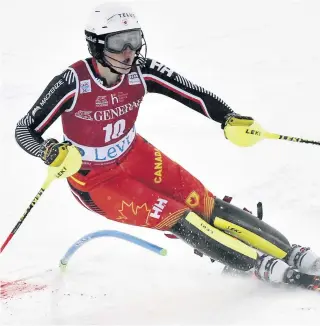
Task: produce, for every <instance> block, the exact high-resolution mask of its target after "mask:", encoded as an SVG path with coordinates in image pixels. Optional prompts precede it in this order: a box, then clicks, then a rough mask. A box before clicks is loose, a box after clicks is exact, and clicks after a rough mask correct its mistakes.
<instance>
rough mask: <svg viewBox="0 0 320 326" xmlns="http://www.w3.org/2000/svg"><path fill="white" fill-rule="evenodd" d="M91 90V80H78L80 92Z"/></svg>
mask: <svg viewBox="0 0 320 326" xmlns="http://www.w3.org/2000/svg"><path fill="white" fill-rule="evenodd" d="M90 92H91V80H90V79H87V80H81V81H80V94H84V93H90Z"/></svg>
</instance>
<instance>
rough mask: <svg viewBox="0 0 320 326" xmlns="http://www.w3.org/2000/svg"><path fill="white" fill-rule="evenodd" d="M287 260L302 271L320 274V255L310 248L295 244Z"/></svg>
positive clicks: (290, 264)
mask: <svg viewBox="0 0 320 326" xmlns="http://www.w3.org/2000/svg"><path fill="white" fill-rule="evenodd" d="M285 261H286V262H287V263H288V265H289V266H292V267H293V268H295V269H297V270H298V271H300V272H302V273H305V274H310V275H320V257H319V256H317V255H316V254H315V253H314V252H313V251H311V250H310V248H307V247H301V246H299V245H293V246H292V250H291V251H290V252H289V253H288V255H287V257H286V259H285Z"/></svg>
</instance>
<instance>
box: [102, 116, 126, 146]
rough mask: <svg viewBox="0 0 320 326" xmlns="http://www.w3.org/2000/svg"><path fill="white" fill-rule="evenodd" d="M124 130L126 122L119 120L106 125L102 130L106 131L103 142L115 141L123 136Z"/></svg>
mask: <svg viewBox="0 0 320 326" xmlns="http://www.w3.org/2000/svg"><path fill="white" fill-rule="evenodd" d="M125 128H126V120H124V119H121V120H118V121H116V122H115V123H109V124H108V125H106V126H105V127H104V128H103V130H105V131H106V135H105V139H104V140H105V142H106V143H108V142H109V141H110V140H112V139H117V138H119V137H121V136H122V135H123V134H124V130H125Z"/></svg>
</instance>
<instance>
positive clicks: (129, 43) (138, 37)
mask: <svg viewBox="0 0 320 326" xmlns="http://www.w3.org/2000/svg"><path fill="white" fill-rule="evenodd" d="M99 43H104V48H105V49H106V50H107V51H109V52H112V53H121V52H122V51H124V50H125V49H126V48H130V49H131V50H132V51H137V50H138V49H140V48H141V46H142V34H141V30H140V29H134V30H130V31H125V32H119V33H116V34H109V35H107V36H106V38H105V41H100V40H99Z"/></svg>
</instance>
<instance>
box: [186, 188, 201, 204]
mask: <svg viewBox="0 0 320 326" xmlns="http://www.w3.org/2000/svg"><path fill="white" fill-rule="evenodd" d="M199 202H200V196H199V194H198V193H197V192H195V191H192V192H191V193H190V194H189V196H188V197H187V199H186V204H187V205H188V206H189V207H191V208H194V207H197V206H198V205H199Z"/></svg>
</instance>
